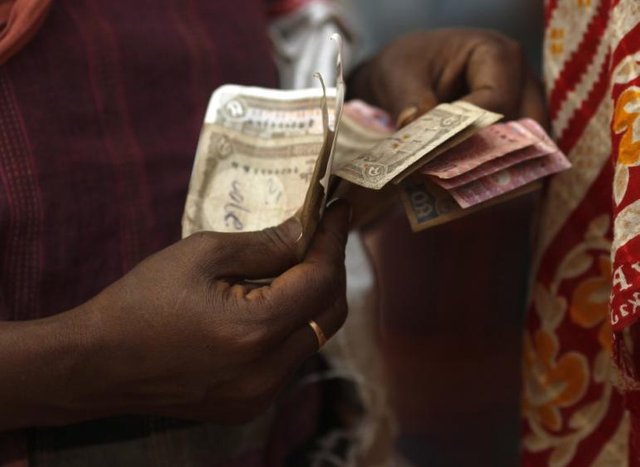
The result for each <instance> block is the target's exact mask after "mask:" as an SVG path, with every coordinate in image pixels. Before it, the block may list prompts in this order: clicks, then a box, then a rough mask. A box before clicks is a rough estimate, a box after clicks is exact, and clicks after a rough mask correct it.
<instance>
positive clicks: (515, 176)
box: [449, 151, 571, 208]
mask: <svg viewBox="0 0 640 467" xmlns="http://www.w3.org/2000/svg"><path fill="white" fill-rule="evenodd" d="M569 167H571V164H570V163H569V161H568V159H567V158H566V157H565V156H564V155H563V154H562V153H561V152H560V151H555V152H552V153H551V154H549V155H547V156H545V157H538V158H536V159H533V160H529V161H525V162H521V163H519V164H516V165H513V166H511V167H509V168H507V169H504V170H501V171H499V172H496V173H493V174H491V175H489V176H487V177H482V178H479V179H477V180H474V181H472V182H469V183H467V184H466V185H462V186H459V187H457V188H453V189H452V190H449V193H451V196H453V198H454V199H455V200H456V201H457V202H458V204H459V205H460V206H461V207H463V208H466V207H469V206H473V205H475V204H479V203H482V202H484V201H486V200H488V199H491V198H494V197H496V196H499V195H502V194H504V193H508V192H509V191H513V190H515V189H517V188H520V187H521V186H523V185H526V184H527V183H529V182H532V181H534V180H538V179H540V178H543V177H546V176H547V175H551V174H554V173H558V172H560V171H562V170H566V169H568V168H569Z"/></svg>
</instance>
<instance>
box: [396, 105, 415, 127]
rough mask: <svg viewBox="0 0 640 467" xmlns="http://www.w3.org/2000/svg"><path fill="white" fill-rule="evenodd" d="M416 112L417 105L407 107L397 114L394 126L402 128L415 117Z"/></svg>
mask: <svg viewBox="0 0 640 467" xmlns="http://www.w3.org/2000/svg"><path fill="white" fill-rule="evenodd" d="M417 113H418V107H417V106H415V105H413V106H411V107H407V108H406V109H404V110H403V111H402V112H400V114H399V115H398V119H397V120H396V126H397V127H398V128H402V127H403V126H405V125H407V124H408V123H411V121H412V120H413V119H414V118H415V117H416V114H417Z"/></svg>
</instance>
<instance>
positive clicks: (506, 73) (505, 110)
mask: <svg viewBox="0 0 640 467" xmlns="http://www.w3.org/2000/svg"><path fill="white" fill-rule="evenodd" d="M349 85H350V89H349V94H350V95H351V96H352V97H357V98H360V99H363V100H365V101H367V102H370V103H372V104H375V105H378V106H379V107H382V108H383V109H385V110H387V111H388V112H389V113H391V115H392V116H393V117H394V118H395V119H397V120H398V123H399V124H400V126H403V125H404V124H407V123H409V122H410V121H412V120H414V119H415V118H417V117H418V116H420V115H421V114H423V113H424V112H426V111H428V110H430V109H431V108H433V107H435V106H436V105H437V104H439V103H441V102H451V101H454V100H456V99H463V100H465V101H467V102H470V103H472V104H475V105H477V106H479V107H482V108H484V109H487V110H491V111H493V112H498V113H501V114H503V115H505V117H507V118H508V119H511V118H518V117H530V118H533V119H535V120H537V121H538V122H541V123H544V122H545V121H546V117H545V106H544V98H543V95H542V92H541V88H540V86H539V85H538V83H537V82H536V80H535V79H534V78H533V76H532V74H531V72H530V71H529V70H528V68H527V65H526V62H525V60H524V56H523V54H522V51H521V48H520V46H519V44H518V43H517V42H515V41H513V40H512V39H510V38H508V37H506V36H504V35H502V34H500V33H497V32H495V31H484V30H478V29H441V30H434V31H426V32H417V33H412V34H408V35H406V36H404V37H401V38H400V39H398V40H396V41H394V42H392V43H391V44H389V45H388V46H387V47H385V48H384V49H383V50H382V51H381V52H380V53H379V54H378V55H377V56H376V57H374V58H373V59H372V60H371V61H369V62H368V63H366V64H364V65H363V66H361V67H360V68H359V69H358V70H357V71H356V72H355V73H354V74H353V75H352V76H351V79H350V81H349Z"/></svg>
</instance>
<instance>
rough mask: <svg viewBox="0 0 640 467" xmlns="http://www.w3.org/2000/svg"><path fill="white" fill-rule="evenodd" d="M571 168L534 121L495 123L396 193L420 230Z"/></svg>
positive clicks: (424, 168)
mask: <svg viewBox="0 0 640 467" xmlns="http://www.w3.org/2000/svg"><path fill="white" fill-rule="evenodd" d="M570 167H571V164H570V162H569V161H568V159H567V158H566V157H565V156H564V155H563V154H562V152H561V151H560V150H559V149H558V147H557V146H556V145H555V144H554V142H553V141H552V140H551V139H550V138H549V136H547V134H546V132H545V131H544V129H543V128H542V127H541V126H540V125H539V124H538V123H536V122H535V121H534V120H531V119H522V120H518V121H512V122H507V123H498V124H494V125H492V126H490V127H487V128H485V129H482V130H480V131H479V132H477V133H476V134H474V135H473V136H471V137H470V138H468V139H467V140H465V141H464V142H462V143H461V144H459V145H458V146H456V147H454V148H451V149H449V150H448V151H446V152H444V153H443V154H441V155H440V157H438V158H437V159H435V160H433V161H432V162H429V163H427V164H425V165H424V166H422V167H421V168H420V169H419V170H418V171H417V172H416V173H414V174H413V175H412V176H411V177H410V178H409V179H407V180H405V181H403V182H402V183H401V185H400V196H401V198H402V202H403V204H404V207H405V212H406V213H407V217H408V219H409V222H410V223H411V228H412V229H413V230H414V231H419V230H424V229H426V228H429V227H433V226H435V225H439V224H442V223H444V222H448V221H451V220H453V219H456V218H458V217H461V216H463V215H467V214H469V213H471V212H473V211H476V210H477V209H479V208H483V207H487V206H490V205H493V204H495V203H497V202H503V201H506V200H508V199H511V198H513V197H515V196H519V195H522V194H525V193H527V192H530V191H533V190H535V189H537V188H538V187H539V183H536V181H538V180H540V179H542V178H544V177H545V176H547V175H551V174H554V173H557V172H560V171H563V170H566V169H568V168H570Z"/></svg>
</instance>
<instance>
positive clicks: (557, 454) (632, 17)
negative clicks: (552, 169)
mask: <svg viewBox="0 0 640 467" xmlns="http://www.w3.org/2000/svg"><path fill="white" fill-rule="evenodd" d="M545 21H546V34H545V79H546V84H547V91H548V97H549V111H550V116H551V120H552V126H553V132H554V134H555V137H556V139H557V141H558V144H559V145H560V147H561V148H562V149H563V150H564V152H565V153H566V154H567V155H568V156H569V158H570V159H571V160H572V162H573V164H574V168H573V170H570V171H568V172H566V173H563V174H561V175H559V176H557V177H555V178H554V179H553V181H552V182H551V183H550V186H549V191H548V193H547V199H546V204H545V207H544V214H543V219H542V223H541V226H540V237H539V242H540V248H539V250H538V251H539V256H538V257H537V263H536V267H537V276H536V279H535V283H534V284H533V287H532V304H531V308H530V310H529V316H528V319H527V327H526V332H525V338H524V358H525V365H524V401H523V402H524V403H523V407H524V439H523V449H524V452H523V463H524V465H525V466H542V465H544V466H546V465H549V466H554V467H562V466H576V467H577V466H580V467H584V466H625V465H629V466H636V465H640V445H639V444H638V443H639V441H638V437H639V436H640V412H639V410H640V405H639V404H638V401H639V397H640V392H638V389H639V388H640V384H639V383H638V377H639V376H640V373H638V362H639V360H638V357H637V356H636V355H634V346H636V345H638V343H639V341H638V340H637V339H638V337H639V335H638V330H637V329H636V327H637V325H635V324H634V323H635V321H636V319H637V316H638V315H637V311H638V307H639V306H640V300H639V298H640V262H639V261H640V236H639V235H640V223H639V221H640V201H639V199H640V172H639V171H638V168H637V166H638V164H639V163H640V120H638V119H637V116H638V112H640V63H639V61H640V3H638V2H637V1H635V0H618V1H616V0H549V1H547V4H546V7H545Z"/></svg>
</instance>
